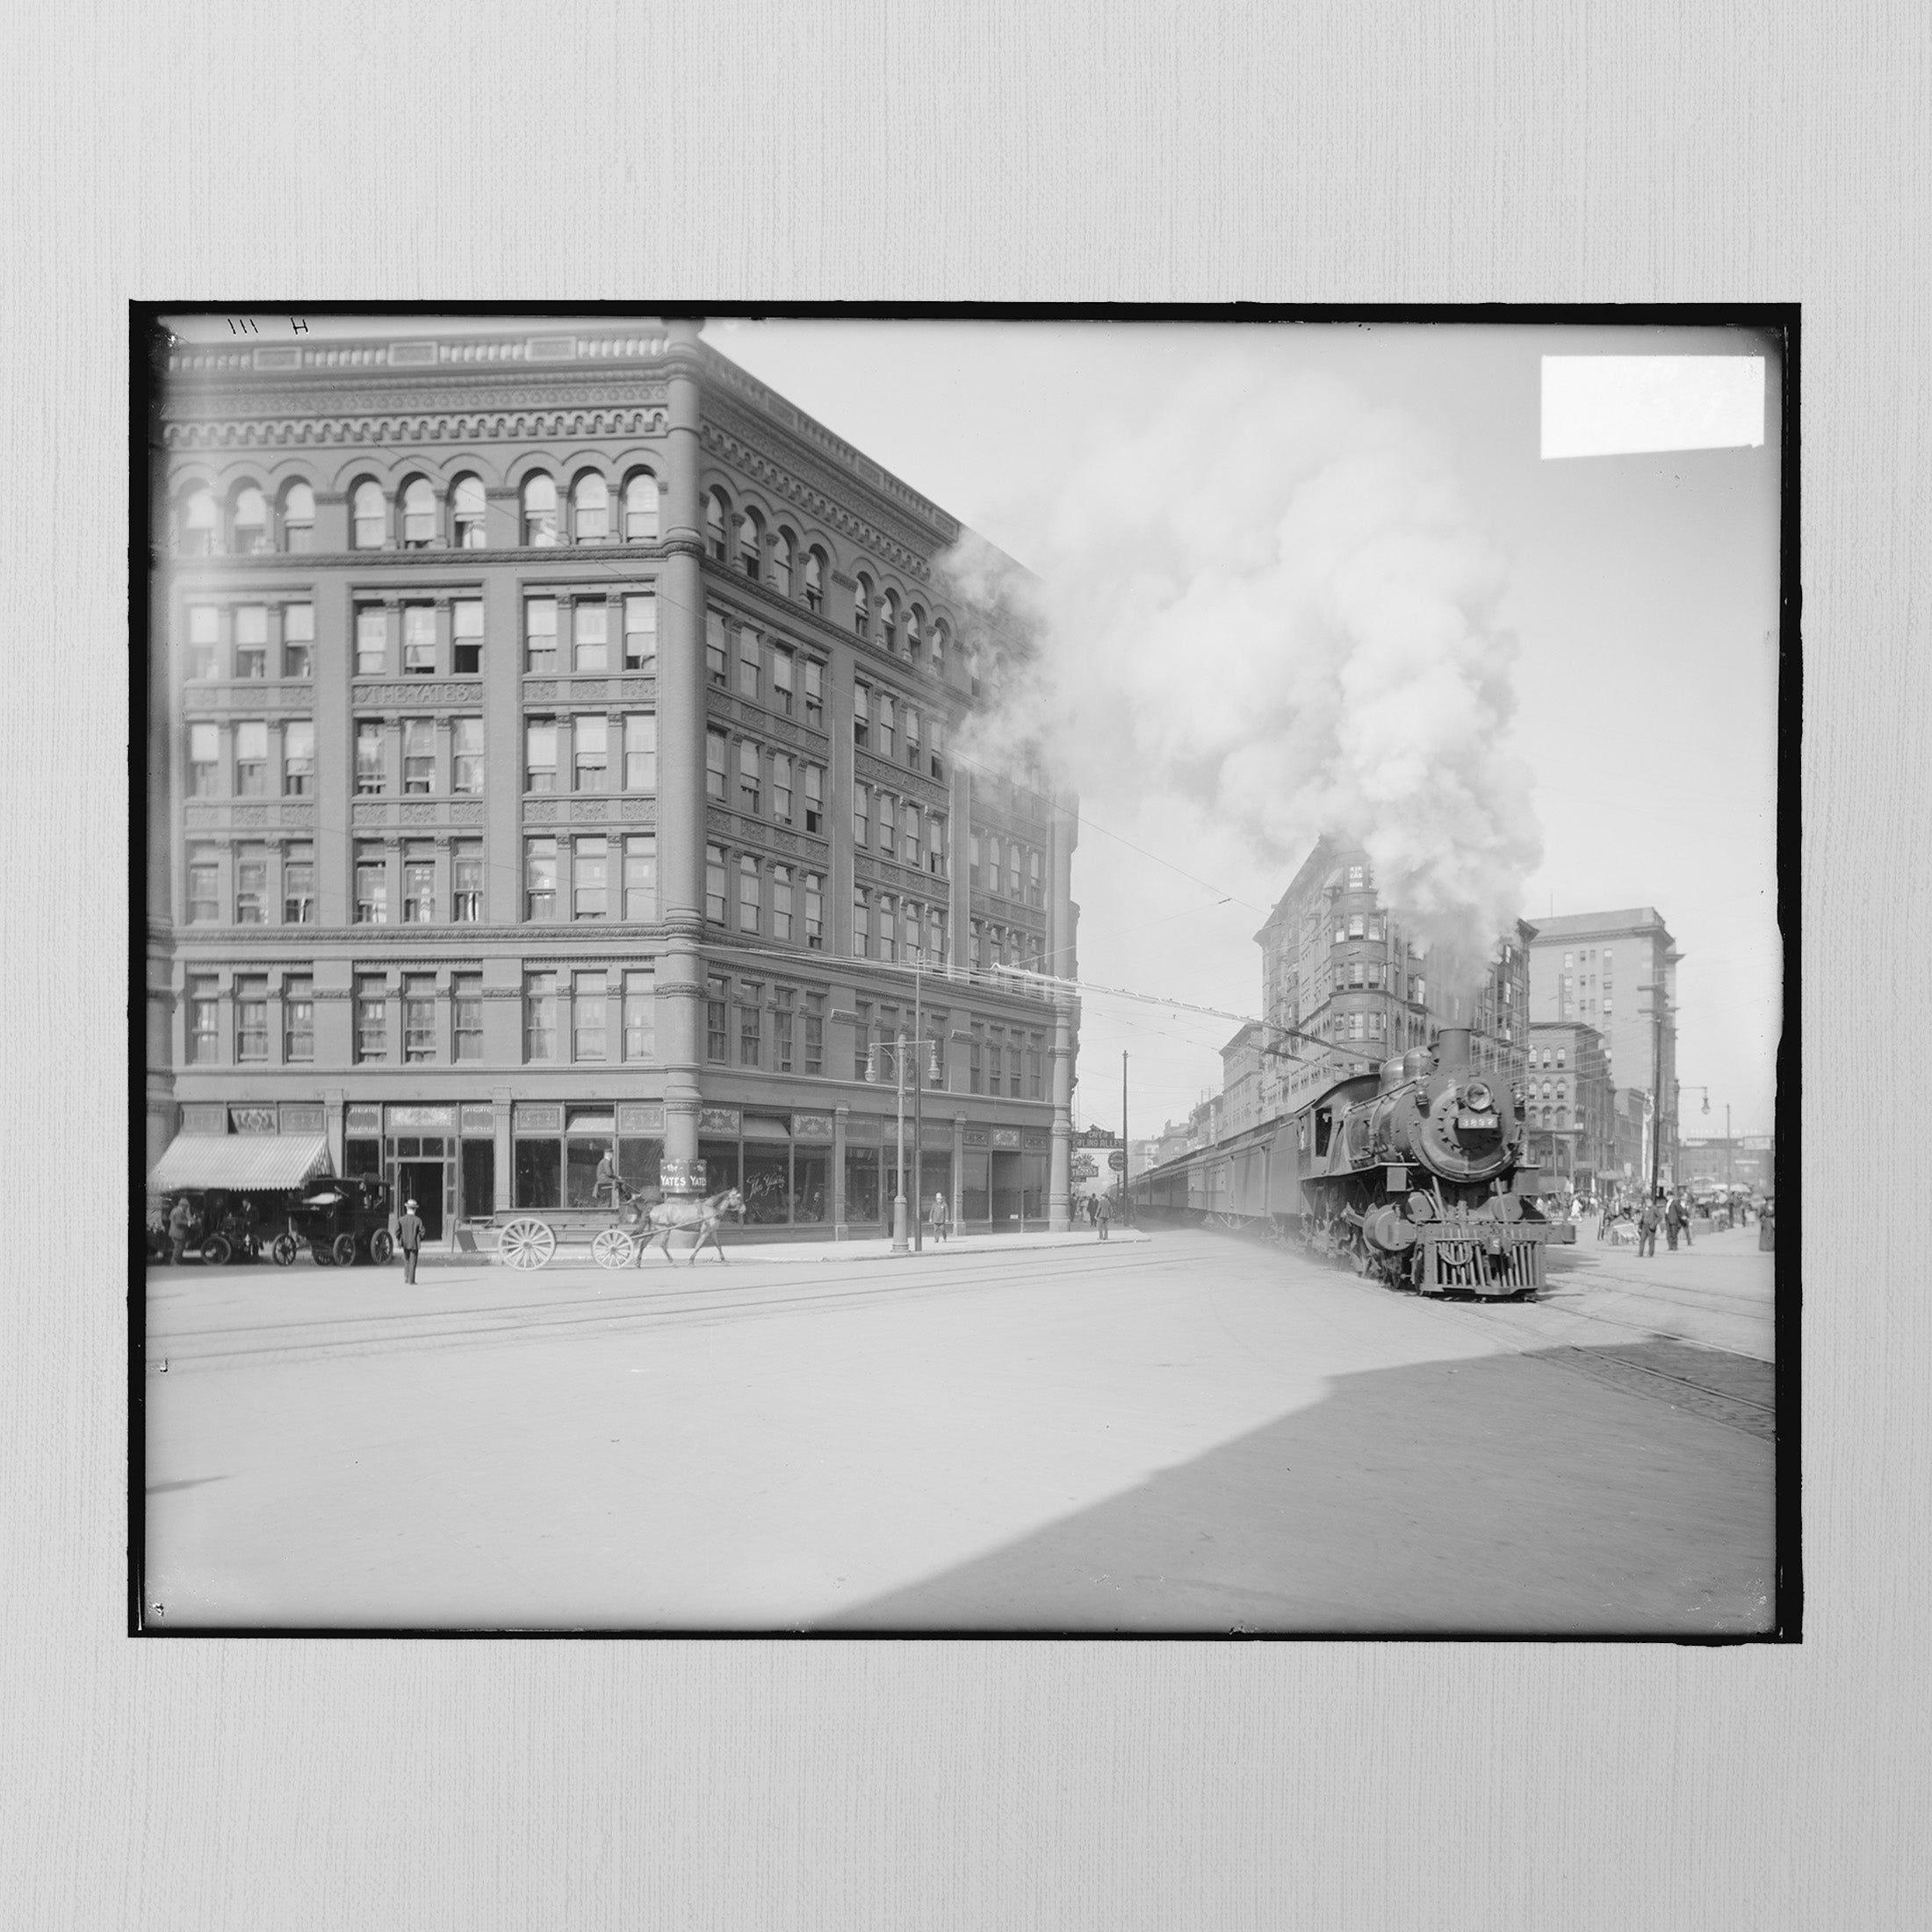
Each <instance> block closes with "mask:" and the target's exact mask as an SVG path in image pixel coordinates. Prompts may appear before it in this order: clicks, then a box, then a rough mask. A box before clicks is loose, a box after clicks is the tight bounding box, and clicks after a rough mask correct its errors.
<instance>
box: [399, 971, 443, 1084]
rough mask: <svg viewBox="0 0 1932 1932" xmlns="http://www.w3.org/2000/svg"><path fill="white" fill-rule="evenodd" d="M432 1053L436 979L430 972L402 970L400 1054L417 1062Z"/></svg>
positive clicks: (434, 1056)
mask: <svg viewBox="0 0 1932 1932" xmlns="http://www.w3.org/2000/svg"><path fill="white" fill-rule="evenodd" d="M402 1057H403V1059H404V1061H405V1062H406V1063H409V1064H411V1065H415V1066H421V1065H422V1064H423V1063H425V1062H426V1061H430V1060H434V1059H435V1058H436V977H435V975H434V974H431V973H406V974H404V976H403V981H402Z"/></svg>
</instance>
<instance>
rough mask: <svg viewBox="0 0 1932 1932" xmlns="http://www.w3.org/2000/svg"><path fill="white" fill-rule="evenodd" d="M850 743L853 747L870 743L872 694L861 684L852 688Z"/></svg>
mask: <svg viewBox="0 0 1932 1932" xmlns="http://www.w3.org/2000/svg"><path fill="white" fill-rule="evenodd" d="M852 742H853V743H854V745H869V744H870V743H871V742H872V694H871V692H870V691H869V689H868V688H866V686H864V685H862V684H854V686H853V687H852Z"/></svg>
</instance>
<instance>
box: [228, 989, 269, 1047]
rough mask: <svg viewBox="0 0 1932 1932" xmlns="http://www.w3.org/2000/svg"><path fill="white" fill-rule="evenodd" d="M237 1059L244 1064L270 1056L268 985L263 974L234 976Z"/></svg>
mask: <svg viewBox="0 0 1932 1932" xmlns="http://www.w3.org/2000/svg"><path fill="white" fill-rule="evenodd" d="M234 1056H235V1058H236V1060H237V1061H239V1062H241V1063H260V1062H263V1061H266V1060H267V1058H268V1056H269V983H268V980H267V978H266V977H264V976H263V975H259V974H248V975H241V974H237V975H236V977H235V982H234Z"/></svg>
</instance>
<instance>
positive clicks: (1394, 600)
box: [948, 354, 1539, 970]
mask: <svg viewBox="0 0 1932 1932" xmlns="http://www.w3.org/2000/svg"><path fill="white" fill-rule="evenodd" d="M1032 548H1033V551H1034V554H1033V556H1032V558H1031V559H1029V561H1030V562H1031V563H1032V564H1033V566H1034V568H1035V569H1036V570H1037V572H1038V575H1037V577H1035V578H1029V577H1027V576H1026V575H1025V574H1024V573H1020V572H1018V571H1016V570H1015V569H1014V568H1013V566H1011V565H1010V564H1008V562H1007V560H1006V559H1005V558H1004V557H1003V556H1001V554H1000V553H999V552H998V551H992V550H991V548H990V547H989V546H987V545H985V544H980V543H978V542H977V539H969V540H968V541H967V542H966V543H964V544H962V545H961V546H960V547H959V549H958V550H956V551H955V552H954V553H953V554H952V556H951V557H950V558H949V559H948V575H949V577H950V579H951V580H952V585H953V588H955V591H956V593H957V595H958V596H959V597H960V598H961V599H962V601H964V602H967V603H969V604H970V605H972V606H974V607H976V609H977V613H978V615H979V616H980V618H981V622H982V625H983V627H984V629H985V630H986V631H990V632H991V635H992V636H993V637H995V638H998V639H1001V640H1004V641H1003V643H1002V644H1001V645H1000V646H999V647H998V653H997V654H998V656H999V658H1000V659H1001V660H1002V661H999V662H997V663H995V664H993V665H991V666H989V667H987V670H986V675H985V682H986V685H987V686H988V688H989V690H988V695H989V696H991V699H992V706H991V710H990V712H989V713H988V715H987V716H986V717H985V718H984V721H983V722H982V723H981V724H979V725H978V726H977V727H976V730H975V732H974V734H973V735H972V736H971V737H970V738H969V739H967V740H965V741H964V742H963V743H962V747H961V748H962V751H963V752H964V753H965V755H967V756H968V757H970V758H974V759H977V760H978V761H980V762H982V763H984V764H988V765H991V766H993V767H995V768H1009V769H1011V768H1018V767H1020V766H1022V765H1024V764H1026V763H1027V762H1028V761H1030V760H1032V759H1033V758H1035V757H1037V758H1038V759H1039V761H1041V762H1042V764H1043V765H1044V766H1045V767H1046V768H1048V769H1049V771H1051V772H1052V773H1053V774H1055V775H1056V777H1057V778H1058V779H1059V780H1060V782H1068V783H1071V784H1073V785H1075V786H1077V787H1078V789H1080V790H1081V792H1082V793H1083V794H1084V795H1085V796H1087V797H1090V798H1092V799H1093V800H1094V801H1095V802H1096V803H1097V802H1098V801H1099V798H1102V797H1108V796H1114V797H1118V796H1120V794H1121V776H1122V775H1123V774H1130V775H1131V782H1132V783H1133V785H1134V786H1135V788H1137V789H1144V790H1146V791H1150V792H1162V793H1164V794H1166V795H1167V796H1170V797H1176V798H1177V799H1179V800H1182V801H1186V803H1188V804H1192V805H1193V807H1195V808H1196V809H1197V810H1198V811H1200V813H1201V814H1202V815H1203V816H1204V817H1207V818H1211V819H1213V820H1215V821H1217V822H1219V823H1222V824H1225V825H1230V826H1232V827H1234V828H1236V830H1237V831H1238V832H1239V833H1241V834H1243V835H1244V839H1245V841H1246V843H1247V844H1248V846H1249V847H1250V849H1251V852H1252V854H1253V856H1254V857H1255V858H1256V859H1258V860H1259V861H1263V862H1265V863H1266V864H1268V865H1269V866H1270V867H1271V868H1279V869H1280V883H1281V884H1282V885H1283V886H1285V885H1286V884H1287V880H1288V877H1289V876H1291V875H1292V872H1293V869H1294V868H1295V867H1296V866H1298V865H1299V864H1300V863H1301V861H1302V860H1303V859H1305V858H1306V857H1307V855H1308V850H1309V848H1310V847H1311V846H1312V844H1313V842H1314V840H1316V837H1317V836H1319V835H1320V834H1322V833H1328V834H1330V835H1331V836H1333V837H1335V838H1337V839H1338V840H1346V841H1349V842H1351V843H1359V844H1360V845H1362V846H1364V847H1366V850H1367V853H1368V855H1369V858H1370V861H1371V862H1372V863H1373V867H1374V871H1375V877H1376V882H1377V885H1378V888H1379V890H1380V891H1381V897H1382V899H1383V902H1384V903H1385V904H1387V905H1390V906H1391V907H1392V908H1393V909H1394V910H1395V912H1397V913H1398V915H1400V916H1402V917H1403V918H1405V919H1407V920H1408V921H1409V925H1410V929H1411V930H1417V929H1419V930H1420V931H1421V932H1423V933H1424V934H1426V935H1427V936H1428V937H1430V938H1431V940H1433V941H1436V942H1437V943H1438V944H1440V945H1443V946H1445V948H1446V949H1448V950H1450V951H1453V952H1455V953H1458V954H1464V955H1469V956H1471V957H1472V958H1473V960H1474V961H1481V960H1482V959H1483V958H1485V957H1486V956H1487V955H1488V954H1489V950H1490V948H1491V946H1492V944H1493V942H1494V941H1495V939H1496V935H1497V934H1500V933H1501V932H1503V930H1504V929H1505V928H1506V927H1507V926H1509V924H1510V922H1511V921H1512V920H1513V919H1515V918H1516V916H1517V912H1518V911H1519V910H1520V897H1521V888H1522V882H1523V880H1524V877H1525V875H1526V873H1527V872H1528V871H1529V870H1531V869H1532V868H1533V866H1534V865H1535V863H1536V861H1537V859H1538V856H1539V841H1538V837H1537V833H1536V831H1535V827H1534V824H1533V821H1532V818H1531V814H1530V810H1529V805H1528V797H1527V791H1528V782H1527V775H1526V774H1525V771H1524V770H1523V768H1521V767H1519V766H1518V765H1517V763H1516V762H1514V761H1512V760H1510V758H1509V757H1508V756H1507V754H1506V753H1505V752H1504V751H1503V739H1504V737H1505V735H1506V727H1507V725H1508V724H1509V722H1510V713H1511V709H1512V703H1513V700H1512V694H1511V688H1510V667H1511V662H1512V659H1513V655H1514V642H1513V639H1512V638H1510V637H1509V635H1508V634H1506V633H1504V632H1501V631H1498V630H1497V629H1496V624H1495V622H1494V613H1495V610H1496V603H1497V601H1498V599H1499V597H1500V595H1501V594H1502V591H1503V585H1504V574H1505V573H1504V567H1503V559H1501V557H1500V556H1499V555H1498V554H1497V552H1496V551H1495V550H1494V549H1493V548H1492V546H1491V545H1490V544H1489V543H1488V542H1487V541H1486V540H1485V538H1484V537H1482V535H1481V533H1480V532H1479V530H1477V529H1476V527H1475V526H1474V523H1473V522H1472V521H1471V517H1470V515H1469V512H1468V510H1467V507H1466V506H1465V504H1464V502H1463V501H1462V497H1461V494H1460V489H1459V487H1458V486H1457V482H1456V479H1455V478H1454V476H1453V472H1452V471H1451V468H1450V466H1449V464H1448V461H1447V459H1446V457H1445V453H1444V452H1443V451H1441V450H1440V449H1439V448H1438V446H1437V445H1436V443H1435V442H1434V441H1433V439H1432V438H1431V436H1429V435H1428V434H1426V433H1425V432H1424V430H1423V429H1422V428H1421V427H1420V426H1419V425H1418V424H1417V423H1416V422H1414V421H1413V420H1411V419H1409V417H1407V416H1404V415H1401V414H1400V413H1398V412H1396V411H1394V410H1390V409H1386V408H1373V407H1369V406H1368V405H1367V404H1366V402H1365V401H1363V400H1362V399H1361V398H1360V397H1359V396H1358V395H1357V394H1356V393H1354V392H1353V391H1352V390H1351V389H1350V388H1348V387H1347V386H1345V385H1344V384H1342V383H1340V382H1338V381H1337V380H1335V379H1333V378H1327V377H1319V376H1309V375H1305V374H1304V375H1287V374H1284V373H1283V372H1282V371H1280V370H1279V369H1276V368H1270V367H1269V366H1268V365H1267V364H1265V363H1263V362H1261V361H1259V359H1258V358H1256V357H1251V355H1249V354H1237V355H1236V356H1235V357H1232V358H1231V359H1223V360H1219V361H1217V362H1216V363H1215V364H1211V365H1209V366H1206V367H1202V368H1199V369H1197V370H1196V371H1194V372H1193V374H1192V375H1190V376H1188V377H1186V378H1184V379H1183V380H1181V381H1180V382H1179V384H1177V385H1175V386H1171V387H1170V388H1169V389H1167V390H1166V391H1164V393H1163V394H1162V395H1161V396H1159V397H1158V398H1154V399H1150V401H1149V405H1148V407H1147V410H1146V413H1145V414H1143V415H1142V416H1140V417H1139V418H1138V419H1137V420H1135V421H1134V422H1130V423H1128V424H1125V425H1123V426H1121V428H1119V429H1116V430H1114V431H1113V432H1112V433H1111V434H1109V435H1108V436H1107V437H1106V438H1105V439H1104V440H1103V442H1102V443H1100V444H1099V446H1098V447H1096V448H1095V449H1094V450H1093V451H1092V453H1091V455H1089V456H1087V457H1086V458H1085V459H1084V460H1083V461H1081V462H1080V463H1079V464H1078V466H1077V467H1076V468H1075V470H1074V472H1073V473H1072V474H1071V476H1069V477H1068V478H1067V479H1065V481H1064V483H1063V484H1062V485H1059V486H1058V487H1056V489H1055V492H1054V494H1053V496H1052V498H1051V501H1050V502H1049V504H1048V505H1047V507H1046V508H1045V509H1044V510H1043V511H1042V515H1041V518H1040V521H1039V523H1038V526H1037V537H1036V539H1035V540H1034V543H1033V545H1032ZM1478 970H1480V968H1479V969H1478Z"/></svg>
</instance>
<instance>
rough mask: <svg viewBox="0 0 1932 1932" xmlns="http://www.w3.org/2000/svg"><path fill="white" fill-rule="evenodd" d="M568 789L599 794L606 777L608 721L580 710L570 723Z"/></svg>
mask: <svg viewBox="0 0 1932 1932" xmlns="http://www.w3.org/2000/svg"><path fill="white" fill-rule="evenodd" d="M570 739H571V746H570V750H571V762H572V766H573V771H572V778H571V782H572V787H573V789H575V790H577V791H602V790H603V789H605V788H606V786H607V784H608V782H609V777H610V720H609V718H607V717H596V716H595V715H593V714H589V713H586V712H581V711H580V712H579V713H578V714H577V716H576V717H573V719H572V720H571V727H570Z"/></svg>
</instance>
